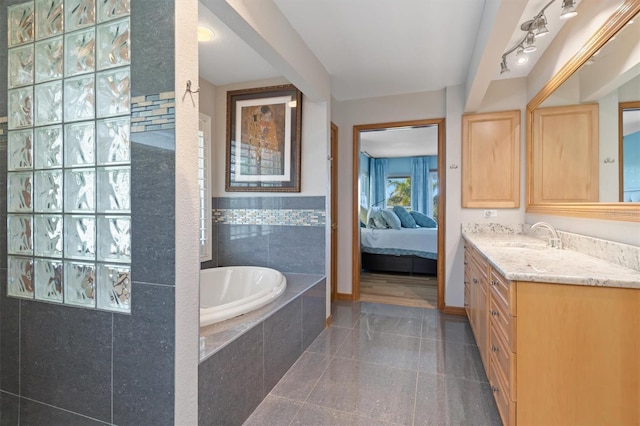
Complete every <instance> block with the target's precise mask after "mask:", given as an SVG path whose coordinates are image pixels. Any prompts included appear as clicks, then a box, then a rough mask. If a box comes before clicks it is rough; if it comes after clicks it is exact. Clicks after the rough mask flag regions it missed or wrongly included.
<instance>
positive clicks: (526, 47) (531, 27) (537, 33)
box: [500, 0, 578, 74]
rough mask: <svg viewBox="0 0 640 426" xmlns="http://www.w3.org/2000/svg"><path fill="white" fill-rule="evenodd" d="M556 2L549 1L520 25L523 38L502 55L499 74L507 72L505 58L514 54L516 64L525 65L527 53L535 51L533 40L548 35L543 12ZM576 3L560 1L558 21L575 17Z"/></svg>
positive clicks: (569, 0) (507, 67)
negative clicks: (560, 7)
mask: <svg viewBox="0 0 640 426" xmlns="http://www.w3.org/2000/svg"><path fill="white" fill-rule="evenodd" d="M555 1H556V0H551V1H550V2H549V3H547V4H546V5H545V6H544V7H543V8H542V9H541V10H540V12H538V14H537V15H536V16H534V17H533V19H531V20H529V21H526V22H524V23H523V24H522V25H520V29H521V30H522V31H524V32H525V35H524V37H523V38H522V40H520V42H518V43H517V44H516V45H515V46H513V47H512V48H511V49H509V50H507V51H506V52H504V53H503V54H502V61H501V62H500V74H503V73H505V72H509V65H508V64H507V56H509V55H510V54H511V53H513V52H516V62H517V63H518V64H525V63H527V61H528V58H527V55H526V54H527V53H532V52H535V51H536V49H537V48H536V45H535V40H536V39H537V38H538V37H543V36H544V35H546V34H548V33H549V30H548V29H547V17H546V16H545V14H544V12H545V10H547V8H548V7H549V6H551V5H552V4H553V3H554V2H555ZM577 14H578V12H576V2H575V0H562V11H561V14H560V19H569V18H573V17H574V16H576V15H577Z"/></svg>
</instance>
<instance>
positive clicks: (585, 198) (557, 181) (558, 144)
mask: <svg viewBox="0 0 640 426" xmlns="http://www.w3.org/2000/svg"><path fill="white" fill-rule="evenodd" d="M598 140H599V138H598V104H583V105H572V106H561V107H552V108H538V109H536V110H535V111H534V112H533V140H532V153H533V163H532V166H531V177H532V185H531V188H532V190H531V200H532V202H533V203H536V204H539V203H558V202H561V203H581V202H598V193H599V189H598V176H599V174H598V155H599V154H598V146H599V145H598Z"/></svg>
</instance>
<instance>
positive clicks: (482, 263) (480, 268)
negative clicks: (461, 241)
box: [471, 250, 489, 281]
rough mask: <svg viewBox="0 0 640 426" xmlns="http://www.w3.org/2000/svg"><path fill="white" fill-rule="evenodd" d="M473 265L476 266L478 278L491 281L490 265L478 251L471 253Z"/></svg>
mask: <svg viewBox="0 0 640 426" xmlns="http://www.w3.org/2000/svg"><path fill="white" fill-rule="evenodd" d="M471 260H472V264H473V265H474V266H475V269H476V271H477V272H476V273H477V275H478V276H477V278H478V279H484V280H486V281H488V279H489V264H488V263H487V261H486V260H485V258H484V256H482V255H481V254H480V253H479V252H478V251H477V250H473V251H472V252H471Z"/></svg>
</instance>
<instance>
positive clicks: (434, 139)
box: [352, 119, 445, 309]
mask: <svg viewBox="0 0 640 426" xmlns="http://www.w3.org/2000/svg"><path fill="white" fill-rule="evenodd" d="M444 132H445V120H444V119H427V120H413V121H400V122H390V123H375V124H366V125H357V126H354V129H353V188H354V192H353V206H354V209H353V235H352V240H353V247H352V271H353V273H352V282H353V292H352V295H353V299H354V300H369V301H379V302H383V301H384V302H385V303H395V304H404V305H410V306H424V305H421V303H423V302H425V301H426V303H427V304H430V305H431V306H430V307H434V308H437V309H444V282H445V277H444V265H445V259H444V240H445V181H444V177H445V137H444ZM410 134H411V135H419V137H418V138H417V139H416V140H415V141H411V142H410V141H409V140H408V139H409V138H406V139H407V140H405V135H406V136H408V135H410ZM425 135H426V136H425ZM369 139H371V140H372V142H371V143H369V141H368V140H369ZM391 141H394V142H393V146H390V145H391ZM420 141H422V142H420ZM429 141H431V142H430V143H431V145H432V146H431V147H428V146H426V145H428V144H429ZM376 143H377V145H376ZM396 143H397V144H396ZM363 144H364V145H366V146H369V147H371V148H367V149H371V150H372V151H374V150H376V146H382V147H386V148H390V147H391V148H392V150H391V151H389V150H388V149H387V150H382V151H380V152H366V153H365V152H363V149H362V145H363ZM411 144H414V146H411ZM434 150H435V152H434ZM434 154H435V155H434ZM390 158H398V159H402V161H400V160H392V161H391V162H392V163H394V164H396V166H393V167H390V166H389V164H390V162H389V161H378V160H384V159H387V160H389V159H390ZM365 162H367V163H368V164H369V167H367V165H366V164H365ZM407 162H408V163H409V164H410V166H409V168H408V169H407V166H406V163H407ZM401 163H404V165H402V166H400V165H399V164H401ZM394 168H395V170H394ZM407 170H409V171H407ZM421 170H423V171H421ZM374 186H375V188H374ZM408 187H411V189H409V188H408ZM421 188H422V189H423V190H420V189H421ZM407 194H411V195H407ZM422 200H426V201H424V202H423V201H422ZM389 212H393V213H394V214H391V213H389ZM380 215H382V216H383V217H386V218H387V219H388V220H386V221H382V222H380V221H379V220H377V218H378V217H379V216H380ZM394 216H396V217H398V219H400V218H404V219H406V220H401V221H400V222H401V224H400V226H398V224H397V220H396V219H395V217H394ZM406 216H410V218H411V219H413V221H411V220H410V219H407V217H406ZM418 220H419V221H420V223H421V225H422V226H419V225H417V224H416V223H415V222H416V221H418ZM405 222H406V223H405ZM434 222H435V224H434ZM389 228H392V229H389ZM390 231H391V232H390ZM361 234H364V235H361ZM409 241H411V243H409ZM378 243H380V244H378ZM407 243H408V244H409V245H406V244H407ZM414 244H416V245H414ZM363 278H364V279H365V280H366V281H365V282H363V281H362V279H363ZM375 281H377V282H378V284H379V285H382V287H386V288H382V287H379V288H378V290H374V291H370V287H371V286H376V285H377V284H376V282H375ZM428 281H430V282H428ZM434 282H435V283H434ZM434 284H435V285H434ZM429 286H430V289H429ZM403 288H404V289H405V290H406V291H405V290H403ZM407 289H408V290H407ZM416 289H418V290H427V291H426V293H423V294H422V295H421V294H415V295H410V296H409V297H408V298H407V297H405V296H406V295H407V294H411V293H416V292H415V291H414V290H416ZM429 290H430V292H429ZM434 291H435V295H434V294H433V293H434ZM371 293H373V297H372V296H371V295H370V294H371ZM375 293H379V294H378V296H380V295H383V296H384V294H386V296H384V297H378V296H375ZM394 293H395V294H394ZM418 293H420V292H418ZM429 293H430V294H431V295H430V296H429ZM434 296H435V298H434ZM424 298H426V299H424ZM403 299H405V300H403ZM411 299H415V300H413V301H412V300H411ZM422 299H424V300H422Z"/></svg>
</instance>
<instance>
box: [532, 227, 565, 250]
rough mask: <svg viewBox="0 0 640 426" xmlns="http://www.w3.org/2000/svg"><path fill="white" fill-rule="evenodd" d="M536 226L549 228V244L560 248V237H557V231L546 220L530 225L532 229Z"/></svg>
mask: <svg viewBox="0 0 640 426" xmlns="http://www.w3.org/2000/svg"><path fill="white" fill-rule="evenodd" d="M536 228H546V229H547V230H549V232H551V238H549V246H550V247H551V248H555V249H561V248H562V241H560V237H558V232H557V231H556V229H555V228H554V227H553V226H551V225H550V224H548V223H547V222H536V223H534V224H533V225H531V230H532V231H533V230H534V229H536Z"/></svg>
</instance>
